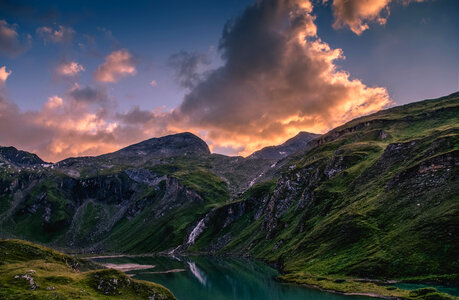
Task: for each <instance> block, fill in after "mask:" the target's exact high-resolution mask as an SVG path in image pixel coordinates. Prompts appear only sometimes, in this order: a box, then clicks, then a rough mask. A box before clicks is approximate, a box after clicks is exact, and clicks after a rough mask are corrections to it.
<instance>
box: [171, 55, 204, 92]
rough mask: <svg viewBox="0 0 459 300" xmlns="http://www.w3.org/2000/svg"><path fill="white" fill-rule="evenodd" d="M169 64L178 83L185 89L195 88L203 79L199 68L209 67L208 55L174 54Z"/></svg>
mask: <svg viewBox="0 0 459 300" xmlns="http://www.w3.org/2000/svg"><path fill="white" fill-rule="evenodd" d="M167 64H168V65H169V66H170V67H171V68H173V69H174V71H175V77H176V80H177V82H178V83H179V84H180V85H181V86H183V87H185V88H193V87H194V86H195V85H196V84H197V83H198V82H199V81H200V80H201V79H202V75H201V73H200V72H199V67H200V66H203V65H209V64H210V59H209V57H208V56H207V54H204V53H197V52H192V53H190V52H187V51H183V50H182V51H180V52H178V53H174V54H172V55H171V56H170V57H169V59H168V61H167Z"/></svg>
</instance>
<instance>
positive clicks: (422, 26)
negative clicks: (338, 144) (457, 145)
mask: <svg viewBox="0 0 459 300" xmlns="http://www.w3.org/2000/svg"><path fill="white" fill-rule="evenodd" d="M457 90H459V1H457V0H372V1H368V0H219V1H215V0H196V1H185V0H182V1H178V0H177V1H176V0H167V1H166V0H164V1H163V0H157V1H137V0H132V1H120V0H115V1H110V2H107V1H101V0H96V1H82V0H79V1H71V0H69V1H21V0H14V1H13V0H0V145H2V146H15V147H16V148H18V149H22V150H26V151H30V152H34V153H37V154H38V155H39V156H40V157H42V158H43V159H45V160H47V161H52V162H55V161H59V160H61V159H64V158H67V157H72V156H83V155H98V154H102V153H106V152H111V151H115V150H117V149H119V148H121V147H124V146H127V145H129V144H132V143H135V142H139V141H142V140H145V139H148V138H152V137H159V136H163V135H167V134H173V133H178V132H184V131H190V132H193V133H195V134H197V135H198V136H200V137H201V138H203V139H204V140H205V141H206V142H207V143H208V144H209V146H210V148H211V150H212V151H213V152H215V153H222V154H227V155H243V156H246V155H248V154H250V153H252V152H253V151H255V150H257V149H260V148H262V147H264V146H268V145H273V144H279V143H282V142H283V141H285V140H287V139H288V138H290V137H293V136H294V135H296V134H297V133H298V132H299V131H309V132H315V133H325V132H327V131H328V130H330V129H332V128H333V127H336V126H338V125H341V124H343V123H344V122H346V121H349V120H351V119H353V118H356V117H358V116H361V115H366V114H370V113H373V112H376V111H378V110H380V109H385V108H388V107H391V106H395V105H400V104H406V103H409V102H413V101H419V100H423V99H427V98H435V97H440V96H444V95H447V94H450V93H453V92H455V91H457Z"/></svg>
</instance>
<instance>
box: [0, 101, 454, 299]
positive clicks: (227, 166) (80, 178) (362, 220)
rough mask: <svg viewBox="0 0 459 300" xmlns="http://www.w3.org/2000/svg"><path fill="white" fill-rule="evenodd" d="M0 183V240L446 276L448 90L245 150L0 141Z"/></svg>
mask: <svg viewBox="0 0 459 300" xmlns="http://www.w3.org/2000/svg"><path fill="white" fill-rule="evenodd" d="M0 191H2V192H1V194H0V237H2V238H21V239H26V240H29V241H33V242H38V243H41V244H46V245H49V246H53V247H56V248H59V249H64V250H66V251H71V252H79V253H93V252H97V253H110V252H112V253H131V254H135V253H151V252H164V253H169V254H174V253H185V252H187V253H190V252H191V253H211V254H216V255H238V256H250V257H255V258H260V259H263V260H264V261H266V262H268V263H271V264H273V265H275V266H276V267H277V268H278V269H280V270H281V271H282V273H283V275H282V276H281V277H280V279H282V280H285V281H288V282H295V283H300V284H309V285H317V286H322V287H324V288H330V289H335V290H339V287H336V285H339V282H334V281H333V278H335V277H336V276H344V277H352V278H369V279H376V280H384V279H387V278H391V279H394V278H395V279H404V280H405V281H406V280H408V281H413V282H415V281H432V282H440V283H443V284H452V285H458V282H459V276H458V272H457V271H458V270H459V238H458V229H459V93H455V94H452V95H449V96H446V97H442V98H438V99H430V100H424V101H420V102H415V103H411V104H408V105H404V106H399V107H394V108H390V109H387V110H383V111H380V112H378V113H375V114H372V115H369V116H364V117H360V118H358V119H355V120H352V121H350V122H348V123H346V124H344V125H342V126H339V127H337V128H335V129H333V130H331V131H329V132H328V133H326V134H323V135H316V134H312V133H307V132H301V133H299V134H298V135H297V136H295V137H294V138H292V139H290V140H288V141H286V142H285V143H284V144H282V145H279V146H271V147H267V148H264V149H262V150H259V151H257V152H255V153H253V154H252V155H250V156H248V157H246V158H244V157H240V156H236V157H231V156H224V155H219V154H212V153H211V152H210V151H209V148H208V146H207V144H206V143H205V142H204V141H203V140H202V139H200V138H199V137H197V136H195V135H193V134H191V133H180V134H175V135H169V136H165V137H161V138H153V139H149V140H146V141H143V142H140V143H138V144H135V145H131V146H128V147H126V148H123V149H121V150H119V151H116V152H113V153H109V154H104V155H100V156H95V157H76V158H68V159H65V160H63V161H60V162H57V163H53V164H52V163H46V162H44V161H42V160H41V159H40V158H39V157H38V156H37V155H35V154H32V153H28V152H25V151H21V150H17V149H15V148H13V147H0ZM364 282H365V284H367V285H366V286H365V288H366V289H371V288H370V285H371V283H369V282H370V281H364ZM327 284H328V285H327Z"/></svg>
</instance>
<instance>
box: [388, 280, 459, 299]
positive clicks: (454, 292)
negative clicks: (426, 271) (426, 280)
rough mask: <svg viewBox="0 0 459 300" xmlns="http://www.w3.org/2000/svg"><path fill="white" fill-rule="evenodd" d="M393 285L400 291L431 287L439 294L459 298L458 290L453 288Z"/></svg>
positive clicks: (406, 284)
mask: <svg viewBox="0 0 459 300" xmlns="http://www.w3.org/2000/svg"><path fill="white" fill-rule="evenodd" d="M393 285H394V286H396V287H398V288H399V289H402V290H416V289H420V288H425V287H433V288H436V289H437V290H439V291H440V292H443V293H447V294H450V295H453V296H456V297H459V289H458V288H453V287H446V286H436V285H425V284H418V283H404V282H399V283H395V284H393Z"/></svg>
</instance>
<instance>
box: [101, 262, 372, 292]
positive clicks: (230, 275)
mask: <svg viewBox="0 0 459 300" xmlns="http://www.w3.org/2000/svg"><path fill="white" fill-rule="evenodd" d="M94 260H95V261H97V262H100V263H104V264H111V265H109V266H110V267H113V266H117V267H120V265H121V268H122V270H123V271H125V272H126V273H127V274H131V275H134V276H133V278H136V279H142V280H148V281H153V282H157V283H159V284H162V285H164V286H165V287H167V288H168V289H170V290H171V291H172V292H173V293H174V295H175V296H176V297H177V298H178V299H179V300H198V299H199V300H229V299H239V300H249V299H250V300H258V299H260V300H261V299H263V300H281V299H282V300H297V299H302V300H305V299H310V300H356V299H372V298H369V297H359V296H344V295H338V294H331V293H325V292H321V291H319V290H315V289H310V288H304V287H299V286H295V285H289V284H283V283H279V282H277V281H275V280H274V277H275V276H276V275H277V271H276V270H275V269H273V268H271V267H269V266H267V265H265V264H263V263H261V262H258V261H253V260H248V259H234V258H225V259H222V258H215V257H205V256H198V257H194V256H191V257H163V256H154V257H151V256H147V257H111V258H96V259H94Z"/></svg>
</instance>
